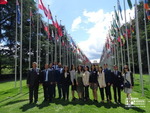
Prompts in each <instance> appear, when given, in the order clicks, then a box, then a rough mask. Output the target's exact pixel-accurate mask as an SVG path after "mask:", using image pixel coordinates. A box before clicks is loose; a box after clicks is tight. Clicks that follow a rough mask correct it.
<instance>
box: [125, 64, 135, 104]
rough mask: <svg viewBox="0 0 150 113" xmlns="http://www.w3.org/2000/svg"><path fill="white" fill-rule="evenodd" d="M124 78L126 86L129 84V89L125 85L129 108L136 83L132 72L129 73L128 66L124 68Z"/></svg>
mask: <svg viewBox="0 0 150 113" xmlns="http://www.w3.org/2000/svg"><path fill="white" fill-rule="evenodd" d="M123 76H124V84H129V87H128V86H125V85H124V92H125V93H126V94H127V98H128V106H129V107H130V106H131V93H132V89H133V86H134V81H133V74H132V72H131V71H129V68H128V66H127V65H125V66H124V70H123Z"/></svg>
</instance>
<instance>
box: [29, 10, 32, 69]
mask: <svg viewBox="0 0 150 113" xmlns="http://www.w3.org/2000/svg"><path fill="white" fill-rule="evenodd" d="M31 11H32V10H31V7H30V37H29V69H30V68H31V19H32V18H31Z"/></svg>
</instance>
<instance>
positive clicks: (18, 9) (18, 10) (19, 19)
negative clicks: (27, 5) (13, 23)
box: [16, 0, 21, 24]
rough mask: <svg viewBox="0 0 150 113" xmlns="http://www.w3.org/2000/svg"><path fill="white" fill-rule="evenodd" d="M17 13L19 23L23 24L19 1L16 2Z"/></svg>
mask: <svg viewBox="0 0 150 113" xmlns="http://www.w3.org/2000/svg"><path fill="white" fill-rule="evenodd" d="M16 13H17V23H18V24H20V23H21V13H20V6H19V2H18V0H16Z"/></svg>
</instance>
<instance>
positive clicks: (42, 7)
mask: <svg viewBox="0 0 150 113" xmlns="http://www.w3.org/2000/svg"><path fill="white" fill-rule="evenodd" d="M38 7H39V8H40V9H41V10H43V11H44V14H45V16H46V17H48V10H47V9H46V7H45V6H44V4H43V2H42V0H39V4H38Z"/></svg>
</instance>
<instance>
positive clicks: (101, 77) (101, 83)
mask: <svg viewBox="0 0 150 113" xmlns="http://www.w3.org/2000/svg"><path fill="white" fill-rule="evenodd" d="M97 74H98V84H99V90H100V94H101V99H102V101H101V102H102V103H104V88H105V87H106V82H105V74H104V72H103V68H102V67H99V68H98V73H97Z"/></svg>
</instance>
